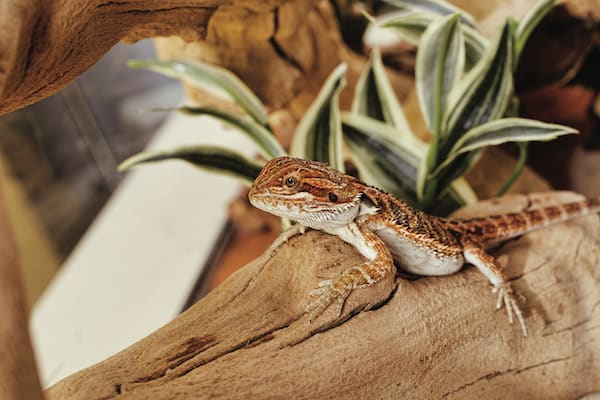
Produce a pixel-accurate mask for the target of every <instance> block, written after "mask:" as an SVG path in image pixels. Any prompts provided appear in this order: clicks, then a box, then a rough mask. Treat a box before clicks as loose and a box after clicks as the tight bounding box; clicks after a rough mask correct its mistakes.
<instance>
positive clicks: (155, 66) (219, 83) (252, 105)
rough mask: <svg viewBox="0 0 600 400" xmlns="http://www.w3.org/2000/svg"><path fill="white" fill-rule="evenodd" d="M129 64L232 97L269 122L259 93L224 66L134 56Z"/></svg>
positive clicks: (240, 104) (265, 121)
mask: <svg viewBox="0 0 600 400" xmlns="http://www.w3.org/2000/svg"><path fill="white" fill-rule="evenodd" d="M127 65H128V66H129V67H130V68H141V69H148V70H151V71H155V72H159V73H161V74H163V75H167V76H171V77H174V78H179V79H182V80H184V81H185V82H187V83H189V84H190V85H192V86H197V87H200V88H202V89H205V90H208V91H211V92H212V93H214V94H216V95H219V96H221V97H226V98H228V99H231V100H233V101H235V102H236V103H237V104H238V105H239V106H240V107H241V108H242V109H244V110H245V111H246V112H247V113H248V115H250V116H251V117H252V118H253V119H254V120H255V121H256V122H258V123H259V124H261V125H267V112H266V110H265V108H264V106H263V105H262V103H261V102H260V100H259V99H258V97H256V95H255V94H254V93H252V91H251V90H250V89H249V88H248V87H247V86H246V85H245V84H244V82H242V81H241V80H240V79H239V78H238V77H237V76H235V75H234V74H233V73H231V72H229V71H228V70H226V69H224V68H220V67H217V66H214V65H210V64H206V63H201V62H199V61H193V60H174V61H161V60H131V61H129V62H128V64H127Z"/></svg>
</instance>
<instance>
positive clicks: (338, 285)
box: [306, 223, 394, 321]
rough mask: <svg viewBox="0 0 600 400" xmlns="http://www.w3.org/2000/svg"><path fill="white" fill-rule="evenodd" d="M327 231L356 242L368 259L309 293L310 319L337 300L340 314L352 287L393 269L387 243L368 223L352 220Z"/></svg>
mask: <svg viewBox="0 0 600 400" xmlns="http://www.w3.org/2000/svg"><path fill="white" fill-rule="evenodd" d="M327 232H328V233H330V234H333V235H336V236H338V237H340V238H341V239H342V240H343V241H345V242H347V243H349V244H351V245H352V246H354V247H355V248H356V249H357V250H358V251H359V252H360V253H361V254H362V255H363V256H364V257H365V258H366V259H367V261H366V262H364V263H362V264H360V265H357V266H354V267H352V268H349V269H347V270H345V271H344V272H343V273H342V274H341V275H340V276H338V277H337V278H336V279H328V280H324V281H322V282H321V283H320V284H319V287H318V288H317V289H315V290H313V291H312V292H311V293H310V294H311V296H313V299H312V300H311V301H310V302H309V304H308V306H307V307H306V313H307V314H308V316H309V320H310V321H313V320H314V319H315V318H317V317H318V316H319V315H320V314H321V313H322V312H323V311H324V310H325V309H326V308H327V307H328V306H329V305H330V304H331V303H333V302H335V301H337V303H338V305H337V316H338V317H339V316H340V314H341V313H342V308H343V306H344V302H345V301H346V298H347V297H348V295H349V294H350V292H351V291H352V290H353V289H358V288H364V287H367V286H370V285H372V284H374V283H376V282H378V281H380V280H382V279H383V278H385V277H386V276H389V275H390V273H391V272H392V271H393V269H394V263H393V260H392V255H391V253H390V251H389V250H388V248H387V246H386V245H385V243H384V242H383V241H382V240H381V239H380V238H379V237H378V236H377V235H375V233H373V232H372V231H371V230H369V229H368V228H366V227H365V226H361V225H358V224H356V223H351V224H348V225H346V226H344V227H340V228H331V229H327Z"/></svg>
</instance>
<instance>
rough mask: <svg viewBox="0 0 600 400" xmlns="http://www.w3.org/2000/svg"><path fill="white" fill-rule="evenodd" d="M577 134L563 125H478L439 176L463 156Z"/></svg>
mask: <svg viewBox="0 0 600 400" xmlns="http://www.w3.org/2000/svg"><path fill="white" fill-rule="evenodd" d="M574 133H577V130H575V129H573V128H569V127H567V126H564V125H556V124H548V123H545V122H540V121H536V120H532V119H525V118H502V119H497V120H494V121H491V122H488V123H485V124H483V125H479V126H477V127H475V128H473V129H471V130H470V131H469V132H467V133H465V134H464V135H463V136H462V137H461V138H460V139H459V140H458V141H457V142H456V144H455V145H454V147H453V148H452V150H451V151H450V153H449V155H448V157H447V158H446V160H445V161H444V163H442V164H441V165H440V166H439V167H438V170H437V171H436V173H439V171H441V170H443V169H444V168H446V167H448V166H449V165H451V164H452V162H453V161H454V160H455V159H456V158H457V157H458V156H460V155H461V154H464V153H469V152H472V151H475V150H479V149H482V148H484V147H488V146H497V145H499V144H502V143H507V142H531V141H537V142H543V141H548V140H552V139H556V138H557V137H559V136H562V135H570V134H574Z"/></svg>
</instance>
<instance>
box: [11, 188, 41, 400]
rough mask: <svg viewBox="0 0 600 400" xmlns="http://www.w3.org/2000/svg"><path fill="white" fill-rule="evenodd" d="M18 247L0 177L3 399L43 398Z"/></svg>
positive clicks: (31, 399)
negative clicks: (31, 339) (7, 211)
mask: <svg viewBox="0 0 600 400" xmlns="http://www.w3.org/2000/svg"><path fill="white" fill-rule="evenodd" d="M26 315H27V313H26V311H25V296H24V294H23V288H22V286H21V280H20V270H19V263H18V260H17V250H16V245H15V241H14V237H13V235H12V232H11V229H10V227H9V226H8V218H7V215H6V214H5V211H4V198H3V193H2V181H0V321H1V322H0V399H5V400H21V399H23V400H34V399H42V398H43V397H42V389H41V387H40V382H39V379H38V376H37V371H36V366H35V361H34V358H33V350H32V349H31V342H30V341H29V334H28V329H27V317H26Z"/></svg>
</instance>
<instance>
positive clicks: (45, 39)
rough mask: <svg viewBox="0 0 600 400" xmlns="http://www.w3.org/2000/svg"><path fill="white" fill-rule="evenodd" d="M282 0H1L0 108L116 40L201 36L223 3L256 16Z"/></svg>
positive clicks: (29, 95) (38, 91)
mask: <svg viewBox="0 0 600 400" xmlns="http://www.w3.org/2000/svg"><path fill="white" fill-rule="evenodd" d="M279 3H283V0H279V1H277V0H273V1H269V2H264V1H259V0H238V1H223V0H146V1H134V0H123V1H109V0H88V1H84V2H82V1H78V0H61V1H38V0H27V1H22V0H7V1H3V2H2V3H1V4H0V114H5V113H8V112H10V111H12V110H15V109H18V108H20V107H24V106H26V105H28V104H31V103H34V102H36V101H39V100H41V99H43V98H45V97H47V96H49V95H51V94H54V93H55V92H57V91H58V90H59V89H61V88H62V87H64V86H65V85H67V84H68V83H69V82H71V81H72V80H73V79H75V78H76V77H77V76H79V75H80V74H81V73H82V72H84V71H85V70H86V69H88V68H89V67H90V66H92V65H93V64H94V63H95V62H96V61H97V60H98V59H99V58H100V57H101V56H102V55H104V53H106V52H107V51H108V50H109V49H110V48H111V47H112V46H114V45H115V44H116V43H117V42H119V41H120V40H125V41H129V42H133V41H136V40H139V39H143V38H148V37H156V36H171V35H178V36H180V37H182V38H183V39H184V40H187V41H199V40H202V39H203V38H204V37H205V36H206V32H207V25H208V22H209V20H210V18H211V16H212V15H213V13H214V12H215V11H216V10H217V9H219V8H220V7H222V6H224V5H226V6H225V7H227V8H228V9H230V10H239V9H244V10H248V12H250V13H254V14H258V15H260V14H262V13H267V12H270V10H272V9H273V8H274V7H275V6H277V5H278V4H279ZM109 84H110V83H109Z"/></svg>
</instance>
